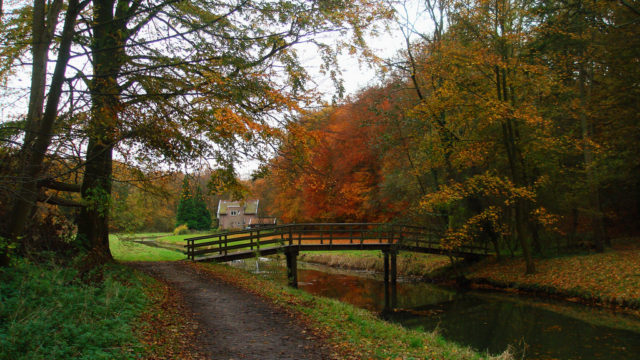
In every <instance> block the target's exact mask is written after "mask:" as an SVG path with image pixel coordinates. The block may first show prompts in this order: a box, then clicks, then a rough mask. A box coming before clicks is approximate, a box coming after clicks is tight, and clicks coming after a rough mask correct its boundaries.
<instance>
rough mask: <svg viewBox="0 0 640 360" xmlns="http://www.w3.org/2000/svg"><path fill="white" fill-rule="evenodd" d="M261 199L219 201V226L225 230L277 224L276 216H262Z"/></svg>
mask: <svg viewBox="0 0 640 360" xmlns="http://www.w3.org/2000/svg"><path fill="white" fill-rule="evenodd" d="M259 206H260V200H244V201H230V200H220V201H219V202H218V212H217V213H216V217H217V218H218V227H219V228H220V229H223V230H230V229H246V228H250V227H259V226H265V225H275V223H276V218H273V217H260V216H259V215H258V207H259Z"/></svg>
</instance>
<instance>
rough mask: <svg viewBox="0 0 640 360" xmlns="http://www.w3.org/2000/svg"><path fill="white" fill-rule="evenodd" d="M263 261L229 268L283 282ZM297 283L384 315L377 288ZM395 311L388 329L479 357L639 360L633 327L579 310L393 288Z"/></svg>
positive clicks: (638, 337) (336, 276)
mask: <svg viewBox="0 0 640 360" xmlns="http://www.w3.org/2000/svg"><path fill="white" fill-rule="evenodd" d="M266 260H267V259H263V261H257V262H255V263H254V262H252V261H246V262H243V263H241V262H238V263H236V264H235V265H237V266H243V267H245V268H246V269H247V270H250V271H254V272H258V273H260V274H262V275H263V276H266V277H268V278H271V279H274V280H276V281H280V282H285V281H286V279H285V277H286V271H285V269H283V268H282V266H281V265H279V264H277V263H275V262H272V261H266ZM298 279H299V288H300V289H303V290H305V291H308V292H310V293H312V294H316V295H322V296H327V297H331V298H336V299H339V300H340V301H344V302H347V303H351V304H354V305H356V306H359V307H363V308H366V309H369V310H372V311H381V310H382V309H383V308H384V283H383V281H382V280H379V279H374V278H371V277H362V276H354V275H353V274H352V273H351V274H347V273H345V272H336V271H332V270H331V269H328V268H327V269H323V270H322V271H320V270H317V269H298ZM398 309H400V310H399V311H396V312H393V313H391V314H387V318H388V319H389V320H390V321H394V322H398V323H400V324H402V325H403V326H406V327H409V328H422V329H425V330H433V329H436V328H437V329H438V331H439V332H440V333H441V334H442V335H443V336H444V337H445V338H447V339H449V340H453V341H455V342H458V343H460V344H464V345H468V346H471V347H473V348H475V349H477V350H479V351H489V352H490V353H501V352H503V351H504V350H505V349H506V348H507V347H509V346H511V347H512V348H513V349H514V350H515V351H516V352H518V354H517V358H522V355H523V354H524V358H526V359H585V360H586V359H622V360H624V359H634V360H636V359H640V355H639V354H640V330H639V329H640V321H638V320H637V319H630V318H628V317H624V316H621V315H615V314H612V313H609V312H606V311H601V310H597V309H590V308H586V307H584V306H579V305H575V306H574V305H570V304H564V303H556V302H549V301H542V300H533V299H531V298H529V297H518V296H516V295H501V294H500V295H496V294H495V293H483V292H477V291H468V292H459V291H456V290H452V289H445V288H441V287H438V286H434V285H431V284H424V283H406V282H400V283H398ZM569 315H570V316H569ZM594 319H597V321H595V320H594ZM625 328H627V329H625Z"/></svg>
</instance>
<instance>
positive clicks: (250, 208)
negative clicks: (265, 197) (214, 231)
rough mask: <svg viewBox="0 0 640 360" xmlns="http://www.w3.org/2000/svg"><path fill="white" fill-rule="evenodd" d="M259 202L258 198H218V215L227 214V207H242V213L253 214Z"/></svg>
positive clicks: (255, 212) (256, 210)
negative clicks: (244, 199) (231, 199)
mask: <svg viewBox="0 0 640 360" xmlns="http://www.w3.org/2000/svg"><path fill="white" fill-rule="evenodd" d="M259 202H260V200H246V201H230V200H220V201H219V202H218V216H220V215H227V209H229V208H243V209H244V211H243V212H244V214H246V215H255V214H257V213H258V203H259Z"/></svg>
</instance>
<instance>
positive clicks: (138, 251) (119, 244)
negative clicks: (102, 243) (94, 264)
mask: <svg viewBox="0 0 640 360" xmlns="http://www.w3.org/2000/svg"><path fill="white" fill-rule="evenodd" d="M109 247H110V249H111V254H113V257H114V258H115V259H116V260H120V261H175V260H182V259H186V255H184V254H181V253H179V252H177V251H173V250H168V249H163V248H156V247H152V246H148V245H143V244H138V243H134V242H132V241H128V240H124V239H122V238H121V237H120V236H119V235H109Z"/></svg>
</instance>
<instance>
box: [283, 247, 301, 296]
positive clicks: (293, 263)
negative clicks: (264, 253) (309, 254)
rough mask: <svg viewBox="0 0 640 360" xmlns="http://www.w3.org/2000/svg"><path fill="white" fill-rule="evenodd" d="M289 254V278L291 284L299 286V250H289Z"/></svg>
mask: <svg viewBox="0 0 640 360" xmlns="http://www.w3.org/2000/svg"><path fill="white" fill-rule="evenodd" d="M285 254H286V256H287V279H289V286H291V287H294V288H297V287H298V251H297V250H288V251H287V252H286V253H285Z"/></svg>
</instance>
